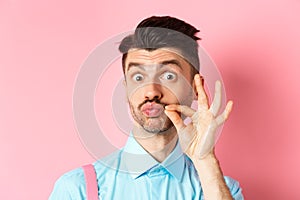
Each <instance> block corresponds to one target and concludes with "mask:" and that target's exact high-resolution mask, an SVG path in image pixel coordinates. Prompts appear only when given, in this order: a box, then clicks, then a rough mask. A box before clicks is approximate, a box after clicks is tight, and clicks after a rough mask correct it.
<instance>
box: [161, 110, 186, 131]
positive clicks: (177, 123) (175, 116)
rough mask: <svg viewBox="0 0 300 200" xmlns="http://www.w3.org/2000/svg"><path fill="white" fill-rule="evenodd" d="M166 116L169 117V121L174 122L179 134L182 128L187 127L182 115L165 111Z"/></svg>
mask: <svg viewBox="0 0 300 200" xmlns="http://www.w3.org/2000/svg"><path fill="white" fill-rule="evenodd" d="M165 114H166V115H167V116H168V117H169V119H170V120H171V121H172V122H173V124H174V126H175V128H176V130H177V131H178V132H179V130H181V129H182V128H184V127H185V124H184V122H183V120H182V119H181V117H180V115H179V114H178V113H177V112H176V111H171V110H165Z"/></svg>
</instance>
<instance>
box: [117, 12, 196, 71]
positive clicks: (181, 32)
mask: <svg viewBox="0 0 300 200" xmlns="http://www.w3.org/2000/svg"><path fill="white" fill-rule="evenodd" d="M197 32H199V30H197V29H196V28H195V27H193V26H192V25H190V24H188V23H186V22H184V21H182V20H179V19H177V18H174V17H170V16H152V17H149V18H147V19H144V20H143V21H141V22H140V23H139V24H138V26H137V27H136V29H135V31H134V33H133V34H131V35H128V36H127V37H125V38H124V39H123V40H122V41H121V43H120V46H119V51H120V52H121V53H122V54H123V56H122V66H123V72H124V73H125V61H126V58H127V53H128V51H129V50H130V49H132V48H137V49H145V50H148V51H153V50H156V49H159V48H164V47H166V48H175V49H176V50H179V51H180V52H181V54H182V56H183V58H184V59H185V60H186V61H187V62H188V63H189V64H190V65H191V72H192V73H191V74H192V75H194V74H196V73H198V72H199V67H200V61H199V57H198V43H197V40H200V38H198V37H197V36H195V34H196V33H197Z"/></svg>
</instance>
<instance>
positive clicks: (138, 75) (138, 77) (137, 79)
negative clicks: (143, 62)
mask: <svg viewBox="0 0 300 200" xmlns="http://www.w3.org/2000/svg"><path fill="white" fill-rule="evenodd" d="M132 78H133V80H134V81H137V82H139V81H142V80H143V79H144V76H143V75H142V74H135V75H133V77H132Z"/></svg>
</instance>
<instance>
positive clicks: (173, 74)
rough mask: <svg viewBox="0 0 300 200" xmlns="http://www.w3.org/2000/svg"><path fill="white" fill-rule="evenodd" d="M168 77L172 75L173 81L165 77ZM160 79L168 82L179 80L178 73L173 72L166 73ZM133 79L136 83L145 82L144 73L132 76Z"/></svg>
mask: <svg viewBox="0 0 300 200" xmlns="http://www.w3.org/2000/svg"><path fill="white" fill-rule="evenodd" d="M168 75H172V76H173V78H172V79H168V78H165V76H168ZM138 77H141V78H140V79H139V80H137V78H138ZM160 78H161V79H164V80H166V81H173V80H175V79H176V78H177V73H175V72H173V71H164V72H163V73H162V74H161V75H160ZM132 79H133V80H134V81H135V82H140V81H143V79H144V75H143V74H142V73H135V74H133V75H132Z"/></svg>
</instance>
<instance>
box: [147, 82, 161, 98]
mask: <svg viewBox="0 0 300 200" xmlns="http://www.w3.org/2000/svg"><path fill="white" fill-rule="evenodd" d="M162 96H163V95H162V91H161V85H159V84H149V85H147V86H145V88H144V97H145V99H146V100H152V99H161V98H162Z"/></svg>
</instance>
